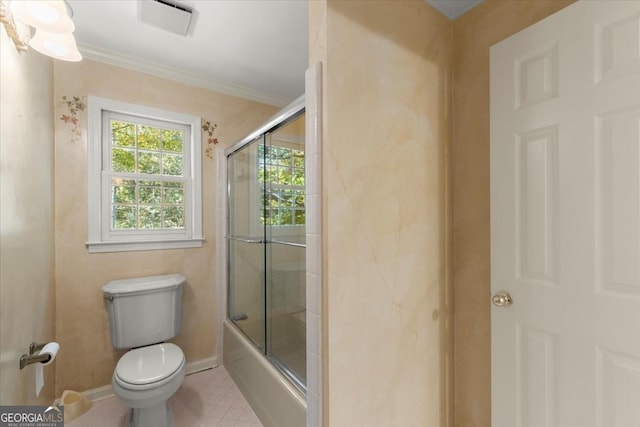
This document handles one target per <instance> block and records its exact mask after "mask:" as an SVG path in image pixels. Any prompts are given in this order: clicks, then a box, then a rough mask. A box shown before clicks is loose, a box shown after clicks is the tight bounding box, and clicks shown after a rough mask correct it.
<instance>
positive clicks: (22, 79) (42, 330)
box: [0, 28, 57, 405]
mask: <svg viewBox="0 0 640 427" xmlns="http://www.w3.org/2000/svg"><path fill="white" fill-rule="evenodd" d="M0 33H2V34H1V35H0V43H1V44H0V405H9V404H14V405H16V404H18V405H26V404H36V403H47V402H51V401H52V400H53V380H54V376H55V374H54V373H55V369H56V366H57V362H54V363H53V364H52V365H49V366H47V367H46V368H45V383H46V386H45V388H44V389H43V391H42V393H41V395H40V398H39V399H36V397H35V381H34V376H35V369H34V366H28V367H26V368H25V369H22V370H19V369H18V360H19V359H20V356H21V355H22V354H23V353H28V348H29V344H30V343H31V342H32V341H37V342H48V341H52V340H53V339H54V338H55V311H54V310H55V296H54V255H53V249H54V247H53V245H54V229H53V81H52V77H51V76H52V69H53V66H52V62H53V61H52V60H51V59H50V58H47V57H45V56H42V55H40V54H38V53H36V52H34V51H29V52H26V53H20V54H19V53H18V52H17V51H16V49H15V46H14V45H13V42H12V41H11V40H10V39H9V37H8V36H7V34H6V32H5V31H4V28H0Z"/></svg>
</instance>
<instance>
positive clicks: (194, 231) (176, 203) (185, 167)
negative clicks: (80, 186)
mask: <svg viewBox="0 0 640 427" xmlns="http://www.w3.org/2000/svg"><path fill="white" fill-rule="evenodd" d="M199 125H200V118H199V117H194V116H190V115H185V114H178V113H172V112H167V111H162V110H157V109H152V108H148V107H143V106H138V105H132V104H126V103H121V102H117V101H111V100H107V99H102V98H96V97H89V150H88V151H89V242H88V243H87V247H88V248H89V251H90V252H112V251H128V250H150V249H174V248H188V247H200V246H202V240H203V239H202V213H201V209H202V208H201V206H202V201H201V187H202V186H201V177H200V160H201V159H200V148H201V142H200V132H199Z"/></svg>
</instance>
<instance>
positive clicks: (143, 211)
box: [138, 205, 162, 229]
mask: <svg viewBox="0 0 640 427" xmlns="http://www.w3.org/2000/svg"><path fill="white" fill-rule="evenodd" d="M160 212H161V208H160V206H153V205H152V206H140V208H139V210H138V213H139V214H140V218H139V220H140V221H139V222H140V224H139V228H145V229H149V228H162V220H161V219H162V215H161V213H160Z"/></svg>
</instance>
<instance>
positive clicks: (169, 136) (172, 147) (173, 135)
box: [162, 130, 184, 153]
mask: <svg viewBox="0 0 640 427" xmlns="http://www.w3.org/2000/svg"><path fill="white" fill-rule="evenodd" d="M183 139H184V136H183V134H182V132H181V131H179V130H163V131H162V149H163V150H164V151H172V152H174V153H182V145H183Z"/></svg>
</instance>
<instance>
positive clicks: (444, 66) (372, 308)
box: [310, 1, 451, 427]
mask: <svg viewBox="0 0 640 427" xmlns="http://www.w3.org/2000/svg"><path fill="white" fill-rule="evenodd" d="M320 3H324V2H320ZM310 23H311V25H312V27H311V28H310V44H311V52H310V58H311V59H312V61H318V60H320V61H322V62H323V114H322V116H323V119H322V135H323V136H322V140H323V146H322V168H323V171H322V207H323V220H322V245H323V268H322V273H323V276H322V280H323V290H324V291H325V295H324V296H323V298H324V305H323V312H322V314H323V330H324V334H325V338H324V343H323V354H324V365H323V376H324V384H323V386H324V390H323V391H324V397H325V398H324V399H323V407H324V417H323V418H324V420H323V421H324V425H329V426H336V427H338V426H401V425H408V426H427V425H428V426H440V425H444V424H445V422H446V415H445V413H446V410H445V407H446V404H447V402H446V395H447V394H446V390H447V387H446V383H447V381H448V376H449V373H448V372H447V365H448V361H449V358H450V353H449V350H450V345H449V343H448V336H449V331H448V330H447V325H448V316H447V313H448V311H449V307H448V305H447V301H446V291H447V289H446V288H447V283H446V274H445V271H446V264H445V262H446V259H445V258H446V256H445V254H446V245H445V237H446V218H445V216H446V209H445V204H446V203H445V202H446V197H445V185H446V167H445V165H446V149H447V145H448V141H449V128H450V122H449V114H448V111H447V109H448V105H449V104H448V101H447V99H448V96H449V92H448V83H449V72H450V63H449V61H450V54H451V38H450V35H451V23H450V22H449V21H448V20H447V19H446V18H445V17H443V16H442V15H440V14H439V13H438V12H436V11H435V10H434V9H432V8H431V7H430V6H428V5H427V4H426V3H425V2H423V1H402V2H398V1H376V2H369V1H349V2H343V1H328V2H327V3H326V4H325V5H323V4H321V5H317V6H315V7H313V8H312V10H311V11H310ZM323 26H324V27H323Z"/></svg>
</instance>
